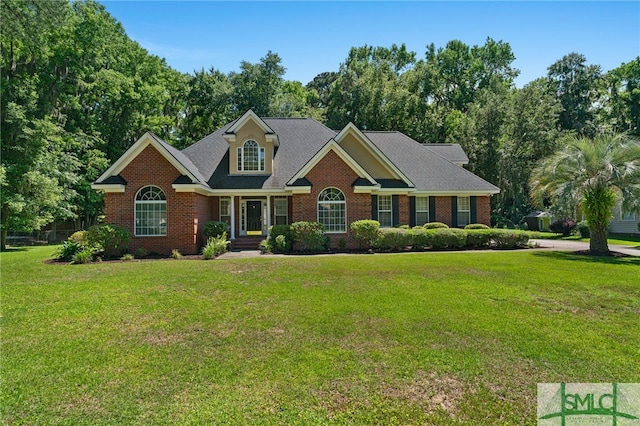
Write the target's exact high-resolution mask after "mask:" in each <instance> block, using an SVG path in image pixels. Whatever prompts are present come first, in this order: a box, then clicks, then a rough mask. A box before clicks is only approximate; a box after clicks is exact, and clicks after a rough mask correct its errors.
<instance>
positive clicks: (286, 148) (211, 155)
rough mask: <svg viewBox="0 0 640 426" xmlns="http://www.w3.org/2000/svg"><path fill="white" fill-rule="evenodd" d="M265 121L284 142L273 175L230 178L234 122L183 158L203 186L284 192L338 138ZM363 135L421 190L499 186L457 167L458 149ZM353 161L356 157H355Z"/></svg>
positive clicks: (297, 123) (296, 122)
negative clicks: (226, 136) (229, 136)
mask: <svg viewBox="0 0 640 426" xmlns="http://www.w3.org/2000/svg"><path fill="white" fill-rule="evenodd" d="M263 120H264V122H265V123H266V124H267V125H268V126H269V127H270V128H271V129H273V131H274V132H275V133H276V134H277V135H278V139H279V142H280V145H279V147H278V148H277V149H276V151H275V155H274V159H273V174H272V175H269V176H267V175H252V176H237V175H236V176H232V175H230V174H229V144H228V143H227V141H226V140H225V139H224V137H223V135H224V134H225V132H226V131H227V129H229V128H230V127H231V126H232V125H233V123H229V124H227V125H226V126H224V127H223V128H221V129H219V130H217V131H215V132H214V133H211V134H210V135H208V136H206V137H205V138H203V139H202V140H200V141H199V142H197V143H195V144H193V145H191V146H190V147H188V148H186V149H185V150H184V151H182V152H181V153H180V154H182V157H184V158H186V159H187V160H188V163H190V164H191V166H192V167H194V168H195V169H197V170H198V173H199V176H201V177H202V179H203V182H206V183H207V184H208V185H209V186H210V187H211V188H213V189H282V188H284V186H285V185H286V184H287V182H288V181H289V180H291V179H292V178H293V176H295V174H296V173H297V172H298V171H299V170H300V169H302V168H303V167H304V165H305V164H307V163H308V162H309V161H310V160H311V159H312V158H313V156H314V155H315V154H316V153H317V152H318V151H320V150H321V149H322V148H323V147H324V146H325V145H326V144H327V143H328V142H329V141H330V140H331V139H332V138H334V137H336V135H337V134H338V132H337V131H335V130H331V129H329V128H328V127H326V126H325V125H324V124H322V123H320V122H318V121H316V120H314V119H309V118H264V119H263ZM363 134H364V135H365V136H366V137H367V138H369V140H370V141H371V142H372V143H373V144H374V145H375V146H376V147H377V148H378V149H379V150H380V151H381V152H382V153H383V154H384V156H386V157H387V159H388V160H389V161H390V162H391V163H393V165H395V167H397V168H398V169H399V170H401V171H402V173H404V174H405V176H406V177H407V178H408V179H409V180H411V182H412V183H413V185H414V186H415V190H417V191H452V192H453V191H459V192H460V191H487V192H495V191H498V188H497V187H496V186H494V185H492V184H490V183H489V182H487V181H485V180H483V179H481V178H480V177H478V176H476V175H474V174H473V173H471V172H469V171H468V170H466V169H464V168H462V167H460V166H458V165H456V164H454V162H457V163H460V162H462V161H465V160H468V159H467V156H466V155H465V154H464V151H463V150H462V148H461V147H460V145H457V144H439V145H437V146H435V145H422V144H420V143H418V142H416V141H415V140H413V139H411V138H410V137H408V136H406V135H404V134H403V133H400V132H363ZM166 145H167V146H168V147H169V148H168V149H169V152H171V153H172V155H174V156H176V154H174V152H175V151H177V150H176V149H175V148H173V147H171V146H170V145H168V144H166ZM177 152H179V151H177ZM176 158H177V159H178V160H179V161H180V162H181V163H183V164H185V163H186V161H184V160H183V159H180V158H178V157H177V156H176ZM355 160H356V161H357V160H358V159H357V158H355ZM452 161H453V162H452ZM185 167H186V164H185ZM190 170H191V169H190ZM194 175H196V174H195V173H194ZM196 176H198V175H196ZM373 177H374V178H375V176H373ZM376 180H377V181H378V183H380V184H381V186H382V187H386V188H406V187H407V185H406V183H404V182H400V181H396V180H392V179H376ZM305 183H306V182H305ZM300 184H301V183H300Z"/></svg>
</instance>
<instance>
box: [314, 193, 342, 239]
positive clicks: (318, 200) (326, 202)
mask: <svg viewBox="0 0 640 426" xmlns="http://www.w3.org/2000/svg"><path fill="white" fill-rule="evenodd" d="M328 189H335V190H336V191H339V192H340V193H341V194H342V197H343V198H344V199H343V200H341V201H323V204H342V205H344V222H343V223H342V225H343V227H344V228H343V230H339V231H328V230H326V226H325V233H327V234H344V233H346V232H347V217H348V216H347V196H346V195H345V193H344V192H343V191H342V190H341V189H339V188H336V187H332V186H330V187H327V188H324V189H323V190H322V191H320V193H319V194H318V197H317V198H316V213H317V220H318V223H322V222H321V221H320V195H322V194H323V193H324V192H325V191H326V190H328ZM323 225H324V224H323Z"/></svg>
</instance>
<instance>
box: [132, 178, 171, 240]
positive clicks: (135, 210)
mask: <svg viewBox="0 0 640 426" xmlns="http://www.w3.org/2000/svg"><path fill="white" fill-rule="evenodd" d="M149 187H152V188H156V189H158V190H159V191H160V192H161V193H162V195H163V196H164V200H138V196H139V194H140V192H142V190H144V189H146V188H149ZM140 204H145V205H149V204H163V205H164V220H165V224H164V233H162V234H139V233H138V226H137V224H136V221H137V218H138V205H140ZM145 228H147V229H148V228H149V226H146V227H145ZM167 229H168V226H167V194H166V193H165V192H164V191H163V190H162V188H160V187H158V186H155V185H145V186H143V187H142V188H140V189H139V190H138V192H136V196H135V197H134V199H133V236H134V237H166V236H167Z"/></svg>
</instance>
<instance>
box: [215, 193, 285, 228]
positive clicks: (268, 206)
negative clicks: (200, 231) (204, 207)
mask: <svg viewBox="0 0 640 426" xmlns="http://www.w3.org/2000/svg"><path fill="white" fill-rule="evenodd" d="M213 198H214V201H213V203H214V209H213V210H214V218H213V220H219V221H221V222H225V223H227V232H228V235H229V239H231V240H235V239H238V238H243V237H266V236H267V235H268V232H269V227H271V225H274V224H277V225H285V224H288V223H289V218H290V217H291V214H290V210H291V207H290V205H291V197H290V196H287V195H284V194H281V193H280V194H269V195H264V194H244V195H228V196H225V195H221V196H215V197H213Z"/></svg>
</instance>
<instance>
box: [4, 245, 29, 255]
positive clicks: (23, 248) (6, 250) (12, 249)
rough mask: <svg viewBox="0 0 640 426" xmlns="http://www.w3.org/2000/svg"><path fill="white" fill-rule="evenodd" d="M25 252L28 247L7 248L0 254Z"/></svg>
mask: <svg viewBox="0 0 640 426" xmlns="http://www.w3.org/2000/svg"><path fill="white" fill-rule="evenodd" d="M27 250H29V247H24V246H19V247H7V248H6V249H4V250H2V251H1V252H0V253H11V252H16V251H27Z"/></svg>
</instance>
